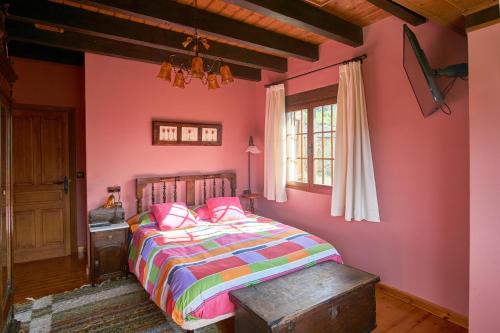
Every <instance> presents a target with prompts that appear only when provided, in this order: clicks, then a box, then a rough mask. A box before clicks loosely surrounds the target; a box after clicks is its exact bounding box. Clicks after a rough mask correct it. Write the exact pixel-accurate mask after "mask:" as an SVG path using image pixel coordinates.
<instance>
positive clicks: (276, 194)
mask: <svg viewBox="0 0 500 333" xmlns="http://www.w3.org/2000/svg"><path fill="white" fill-rule="evenodd" d="M285 126H286V123H285V85H284V84H279V85H274V86H271V87H269V88H267V91H266V123H265V147H264V197H265V198H266V199H268V200H276V201H277V202H285V201H286V200H287V198H286V188H285V187H286V147H285V144H286V127H285Z"/></svg>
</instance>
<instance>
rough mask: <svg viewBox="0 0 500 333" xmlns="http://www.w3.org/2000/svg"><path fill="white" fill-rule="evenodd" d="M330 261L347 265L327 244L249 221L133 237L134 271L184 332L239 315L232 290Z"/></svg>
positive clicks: (147, 230) (267, 222)
mask: <svg viewBox="0 0 500 333" xmlns="http://www.w3.org/2000/svg"><path fill="white" fill-rule="evenodd" d="M326 260H333V261H336V262H339V263H341V262H342V259H341V256H340V255H339V253H338V252H337V250H336V249H335V248H334V247H333V246H332V245H331V244H329V243H328V242H326V241H324V240H323V239H321V238H319V237H317V236H315V235H312V234H309V233H307V232H305V231H302V230H300V229H297V228H294V227H291V226H288V225H286V224H282V223H279V222H277V221H273V220H271V219H268V218H265V217H261V216H257V215H253V214H247V217H246V218H245V219H242V220H238V221H231V222H224V223H209V222H200V223H199V224H197V225H196V226H192V227H188V228H184V229H175V230H170V231H161V230H159V229H158V228H157V226H156V224H154V223H152V224H149V225H142V226H140V227H138V228H137V229H135V231H134V232H133V236H132V239H131V244H130V252H129V262H128V263H129V268H130V271H131V272H132V273H134V274H135V275H136V277H137V279H138V281H139V282H140V283H141V284H142V286H143V287H144V289H145V290H146V291H147V293H148V294H149V295H150V298H151V300H152V301H153V302H154V303H155V304H156V305H157V306H158V307H160V308H161V309H162V310H163V311H164V312H166V313H167V314H168V315H170V316H171V317H172V319H173V320H174V321H175V322H176V323H177V324H178V325H180V326H181V327H183V328H184V329H193V328H197V327H202V326H205V325H207V324H210V323H213V322H216V321H218V320H221V318H227V317H229V316H231V315H232V314H233V313H234V305H233V304H232V303H231V302H230V300H229V292H230V291H231V290H235V289H238V288H243V287H246V286H250V285H253V284H257V283H260V282H263V281H266V280H269V279H273V278H276V277H278V276H281V275H284V274H287V273H290V272H293V271H296V270H299V269H303V268H306V267H309V266H311V265H314V264H317V263H319V262H322V261H326Z"/></svg>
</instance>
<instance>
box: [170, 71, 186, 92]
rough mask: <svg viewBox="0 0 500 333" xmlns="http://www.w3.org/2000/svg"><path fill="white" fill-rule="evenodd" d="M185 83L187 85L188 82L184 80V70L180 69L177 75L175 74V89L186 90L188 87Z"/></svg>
mask: <svg viewBox="0 0 500 333" xmlns="http://www.w3.org/2000/svg"><path fill="white" fill-rule="evenodd" d="M185 83H186V80H185V79H184V73H183V72H182V69H179V70H178V71H177V72H176V73H175V79H174V84H173V86H174V87H177V88H182V89H184V88H185V87H186V86H185Z"/></svg>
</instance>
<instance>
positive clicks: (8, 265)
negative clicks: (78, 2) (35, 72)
mask: <svg viewBox="0 0 500 333" xmlns="http://www.w3.org/2000/svg"><path fill="white" fill-rule="evenodd" d="M6 45H7V44H6V35H5V7H0V184H1V187H2V188H1V190H0V311H1V313H0V332H5V331H6V330H7V329H8V326H9V324H10V321H11V318H12V244H11V243H12V198H11V196H12V191H11V179H10V177H11V138H12V132H11V104H12V85H13V84H14V81H15V80H16V75H15V73H14V70H13V69H12V66H11V65H10V61H9V59H8V57H7V47H6Z"/></svg>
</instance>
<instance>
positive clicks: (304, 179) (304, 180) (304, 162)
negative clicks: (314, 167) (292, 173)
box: [302, 159, 308, 183]
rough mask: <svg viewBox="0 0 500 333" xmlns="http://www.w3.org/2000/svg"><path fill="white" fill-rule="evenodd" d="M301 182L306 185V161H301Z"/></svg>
mask: <svg viewBox="0 0 500 333" xmlns="http://www.w3.org/2000/svg"><path fill="white" fill-rule="evenodd" d="M302 181H303V182H304V183H307V182H308V180H307V159H303V160H302Z"/></svg>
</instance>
